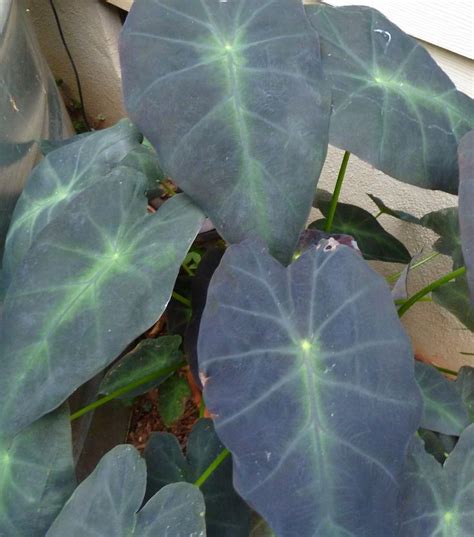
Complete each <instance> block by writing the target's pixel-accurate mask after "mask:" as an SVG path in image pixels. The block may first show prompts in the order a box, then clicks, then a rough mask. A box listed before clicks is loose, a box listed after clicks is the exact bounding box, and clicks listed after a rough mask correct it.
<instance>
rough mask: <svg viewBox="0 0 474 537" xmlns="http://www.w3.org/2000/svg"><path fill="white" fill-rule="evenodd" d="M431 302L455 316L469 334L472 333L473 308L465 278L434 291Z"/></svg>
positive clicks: (473, 326)
mask: <svg viewBox="0 0 474 537" xmlns="http://www.w3.org/2000/svg"><path fill="white" fill-rule="evenodd" d="M433 300H434V301H435V302H436V303H437V304H439V305H440V306H443V308H446V309H447V310H448V311H449V312H451V313H452V314H453V315H455V316H456V317H457V318H458V319H459V320H460V321H461V322H462V323H463V324H464V325H465V326H466V327H467V328H468V329H469V330H471V332H472V331H474V306H473V305H472V303H471V300H470V296H469V286H468V284H467V280H466V277H465V276H461V277H459V278H457V279H456V280H455V281H453V282H450V283H447V284H445V285H443V286H442V287H438V289H435V290H434V291H433Z"/></svg>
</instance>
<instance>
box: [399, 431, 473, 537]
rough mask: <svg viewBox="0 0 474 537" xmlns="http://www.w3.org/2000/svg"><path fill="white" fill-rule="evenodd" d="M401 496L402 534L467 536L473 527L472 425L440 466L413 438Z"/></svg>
mask: <svg viewBox="0 0 474 537" xmlns="http://www.w3.org/2000/svg"><path fill="white" fill-rule="evenodd" d="M411 448H412V449H411V454H410V456H409V459H408V467H407V471H406V475H405V479H404V486H403V488H402V493H401V498H402V502H403V509H402V527H401V533H400V536H403V537H437V536H439V537H471V536H472V529H473V528H474V511H473V506H474V480H473V479H472V476H473V475H474V425H470V426H469V427H468V428H467V429H466V430H465V431H464V433H463V434H462V435H461V438H460V439H459V442H458V443H457V445H456V447H455V448H454V450H453V451H452V452H451V454H450V455H449V457H448V458H447V460H446V462H445V463H444V466H441V465H440V464H439V463H438V462H437V461H436V460H435V459H434V457H432V456H431V455H429V454H428V453H426V451H425V449H424V447H423V442H422V441H421V440H420V439H417V438H414V439H413V444H412V447H411Z"/></svg>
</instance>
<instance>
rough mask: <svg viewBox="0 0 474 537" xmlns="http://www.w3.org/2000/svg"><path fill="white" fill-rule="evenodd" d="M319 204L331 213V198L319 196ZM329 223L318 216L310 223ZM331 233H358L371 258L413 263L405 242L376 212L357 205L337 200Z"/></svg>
mask: <svg viewBox="0 0 474 537" xmlns="http://www.w3.org/2000/svg"><path fill="white" fill-rule="evenodd" d="M316 206H317V208H318V209H319V210H320V211H321V212H322V213H323V215H324V216H327V214H328V212H329V207H330V201H326V200H325V199H324V198H323V197H317V200H316ZM325 224H326V220H317V221H316V222H313V223H312V224H311V225H310V227H314V228H317V229H320V230H324V229H325ZM331 233H342V234H346V235H351V236H352V237H354V239H355V240H356V241H357V245H358V246H359V249H360V251H361V252H362V254H363V255H364V258H365V259H367V260H378V261H388V262H392V263H409V262H410V260H411V255H410V252H409V251H408V250H407V249H406V248H405V246H404V245H403V244H402V243H401V242H400V241H399V240H398V239H396V238H395V237H394V236H393V235H390V233H388V232H387V231H385V229H384V228H383V227H382V226H381V224H380V223H379V222H378V220H377V219H376V218H375V216H373V215H372V214H370V213H369V212H368V211H366V210H365V209H361V208H360V207H357V206H356V205H350V204H348V203H338V204H337V207H336V213H335V215H334V221H333V225H332V227H331Z"/></svg>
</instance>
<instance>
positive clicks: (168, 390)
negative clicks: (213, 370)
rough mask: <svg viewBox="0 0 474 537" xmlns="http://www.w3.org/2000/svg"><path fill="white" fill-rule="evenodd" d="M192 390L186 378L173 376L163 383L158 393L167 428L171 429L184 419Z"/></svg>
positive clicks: (159, 405)
mask: <svg viewBox="0 0 474 537" xmlns="http://www.w3.org/2000/svg"><path fill="white" fill-rule="evenodd" d="M190 397H191V388H190V387H189V384H188V381H187V380H186V379H185V378H182V377H178V376H177V375H173V376H172V377H170V378H169V379H168V380H166V381H165V382H163V384H162V385H161V386H160V390H159V392H158V408H159V411H160V416H161V419H162V420H163V423H164V424H165V426H166V427H171V426H172V425H173V424H174V423H176V422H177V421H178V420H180V419H181V418H182V417H183V414H184V409H185V408H186V403H187V401H188V399H189V398H190Z"/></svg>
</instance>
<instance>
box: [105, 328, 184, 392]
mask: <svg viewBox="0 0 474 537" xmlns="http://www.w3.org/2000/svg"><path fill="white" fill-rule="evenodd" d="M180 345H181V338H180V337H179V336H163V337H159V338H157V339H144V340H143V341H140V343H139V344H138V345H137V346H136V347H135V348H134V349H133V350H132V351H130V352H129V353H127V354H126V355H125V356H124V357H123V358H121V359H120V360H119V361H118V362H117V363H116V364H114V366H113V367H112V368H111V369H109V371H107V374H106V375H105V377H104V378H103V380H102V383H101V385H100V388H99V393H103V394H109V393H111V392H114V391H115V390H119V389H120V388H123V387H124V386H127V384H131V383H133V382H136V381H139V380H140V379H142V378H144V377H146V376H148V375H151V374H153V373H156V372H159V371H163V370H168V371H169V372H168V373H166V374H165V375H163V376H161V377H158V378H156V379H155V380H152V381H150V382H149V383H147V384H143V385H142V386H140V387H139V388H136V389H135V390H132V391H130V392H127V393H126V394H124V395H123V396H122V397H125V398H127V399H130V398H133V397H136V396H137V395H141V394H142V393H146V392H148V391H149V390H151V389H152V388H155V387H156V386H158V385H160V384H161V383H162V382H163V381H165V380H166V379H167V378H168V377H169V376H170V375H171V374H172V372H173V371H174V368H177V367H179V365H180V364H182V363H183V353H182V352H181V351H180V350H179V347H180Z"/></svg>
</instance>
